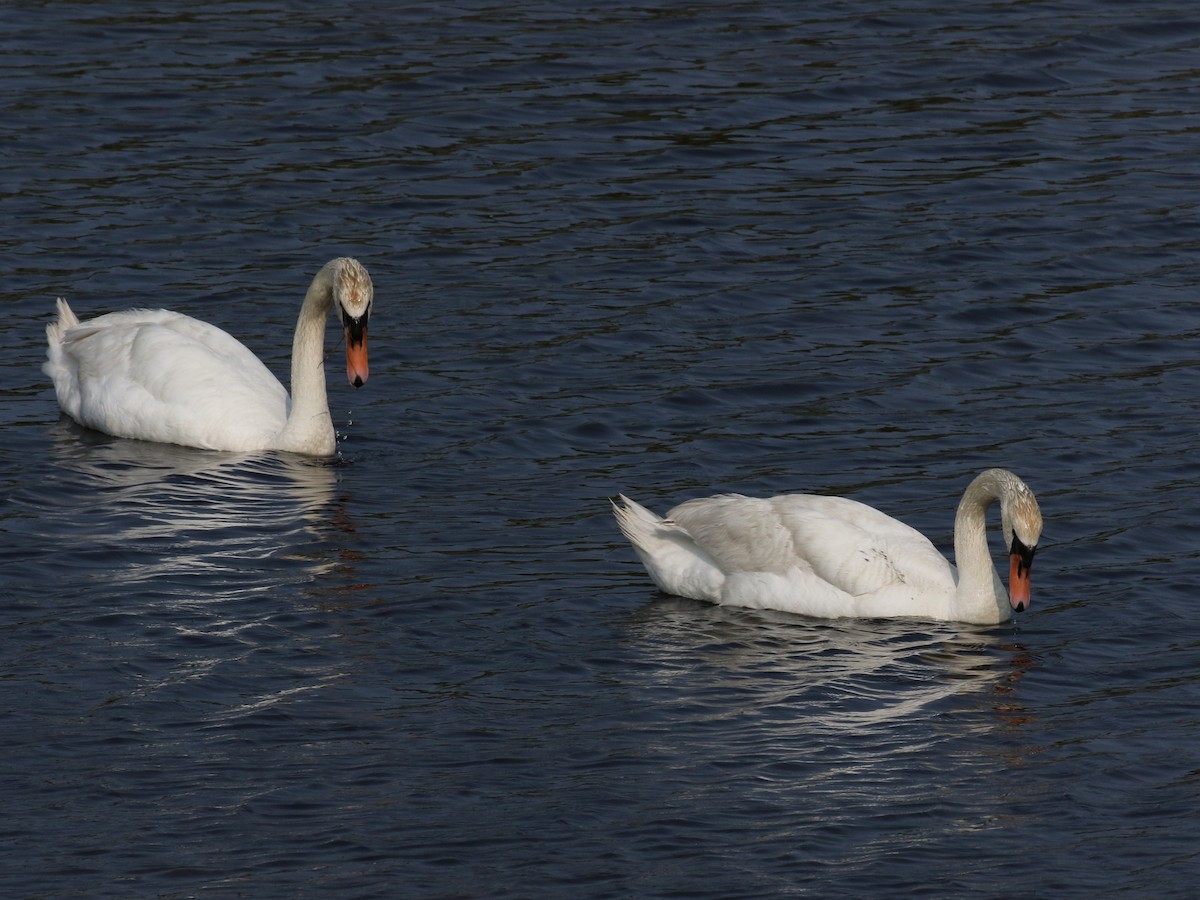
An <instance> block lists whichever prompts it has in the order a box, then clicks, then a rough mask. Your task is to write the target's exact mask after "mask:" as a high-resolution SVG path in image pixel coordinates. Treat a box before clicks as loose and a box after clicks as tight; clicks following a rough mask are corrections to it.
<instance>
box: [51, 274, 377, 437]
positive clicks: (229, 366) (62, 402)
mask: <svg viewBox="0 0 1200 900" xmlns="http://www.w3.org/2000/svg"><path fill="white" fill-rule="evenodd" d="M373 295H374V288H373V286H372V284H371V276H370V275H368V274H367V270H366V269H364V268H363V267H362V265H361V264H359V262H358V261H357V260H353V259H349V258H345V257H344V258H340V259H334V260H330V261H329V262H328V263H326V264H325V265H324V266H323V267H322V268H321V271H320V272H318V273H317V275H316V277H315V278H313V280H312V284H311V285H309V288H308V293H307V294H306V295H305V297H304V305H303V306H302V307H301V309H300V318H299V319H298V320H297V322H296V334H295V337H294V339H293V341H292V396H291V397H290V398H289V397H288V392H287V391H286V390H285V389H284V387H283V385H282V384H280V383H279V379H277V378H276V377H275V376H274V375H272V374H271V373H270V372H269V371H268V370H267V367H266V366H264V365H263V364H262V362H261V361H260V360H259V359H258V357H256V356H255V355H254V354H253V353H251V352H250V351H249V350H248V349H246V347H245V345H244V344H242V343H241V342H240V341H238V340H237V339H235V338H233V337H231V336H230V335H229V334H227V333H225V332H224V331H222V330H221V329H220V328H217V327H216V326H214V325H209V324H208V323H207V322H201V321H199V320H198V319H193V318H191V317H190V316H185V315H182V314H181V313H175V312H169V311H167V310H165V309H135V310H129V311H127V312H117V313H109V314H108V315H104V316H100V317H98V318H95V319H89V320H88V321H86V322H80V321H79V318H78V317H77V316H76V315H75V313H74V312H72V311H71V307H70V306H68V305H67V302H66V301H65V300H63V299H61V298H60V299H59V301H58V321H56V322H52V323H50V324H49V325H47V326H46V339H47V341H48V342H49V345H50V346H49V350H48V354H47V355H48V357H49V358H48V360H47V361H46V363H45V364H44V365H43V366H42V370H43V371H44V372H45V373H46V374H47V375H48V376H50V378H51V380H52V381H53V382H54V392H55V394H56V395H57V396H58V405H59V406H60V407H61V408H62V411H63V412H65V413H66V414H67V415H68V416H70V417H71V418H72V419H74V420H75V421H76V422H78V423H79V424H81V425H86V426H87V427H88V428H94V429H96V430H97V431H103V432H106V433H108V434H112V435H116V436H118V437H126V438H138V439H141V440H145V441H159V442H161V443H168V444H183V445H185V446H188V447H200V448H203V449H207V450H237V451H254V450H288V451H291V452H293V453H304V454H308V455H310V456H329V455H331V454H332V453H333V452H334V449H335V447H336V438H335V435H334V430H333V421H332V419H330V416H329V399H328V397H327V396H326V393H325V365H324V359H323V357H324V342H325V323H326V320H327V319H328V318H329V310H330V308H331V307H333V306H334V305H335V304H336V306H337V309H338V315H339V317H340V318H341V320H342V326H343V328H344V329H345V334H346V377H347V378H349V379H350V383H351V384H353V385H354V386H355V387H360V386H361V385H362V383H363V382H364V381H366V380H367V319H368V316H369V315H370V312H371V301H372V298H373Z"/></svg>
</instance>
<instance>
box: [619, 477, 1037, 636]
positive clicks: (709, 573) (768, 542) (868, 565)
mask: <svg viewBox="0 0 1200 900" xmlns="http://www.w3.org/2000/svg"><path fill="white" fill-rule="evenodd" d="M997 499H998V500H999V501H1000V518H1001V523H1002V528H1003V530H1004V546H1005V547H1006V548H1008V552H1009V557H1010V566H1009V584H1010V586H1011V591H1012V595H1011V598H1010V597H1009V594H1008V592H1007V591H1005V590H1004V584H1003V582H1001V580H1000V576H999V575H998V574H997V573H996V569H995V567H994V566H993V565H992V560H991V555H990V553H989V552H988V545H987V534H986V532H985V525H986V522H985V517H984V514H985V512H986V510H987V507H988V506H989V505H991V503H992V501H993V500H997ZM613 511H614V513H615V515H616V517H617V524H618V525H619V526H620V528H621V531H622V533H623V534H624V535H625V537H627V538H628V539H629V541H630V542H631V543H632V544H633V548H634V550H636V551H637V554H638V556H639V557H641V560H642V564H643V565H645V567H646V571H648V572H649V573H650V577H651V578H652V579H654V583H655V584H657V585H658V586H659V588H660V589H662V590H663V591H666V592H667V593H668V594H676V595H679V596H682V597H691V598H693V599H696V600H708V601H711V602H713V603H720V604H724V605H729V606H746V607H750V608H752V609H779V610H784V611H787V612H795V613H801V614H803V615H808V616H819V617H822V618H839V617H854V616H858V617H862V618H884V617H892V616H899V617H911V618H925V619H938V620H942V621H952V622H971V623H976V624H980V625H993V624H996V623H998V622H1004V621H1007V620H1008V618H1009V617H1010V616H1011V612H1010V606H1011V608H1012V609H1015V610H1016V611H1017V612H1021V611H1023V610H1024V609H1025V608H1026V607H1027V606H1028V605H1029V592H1030V574H1029V571H1030V566H1031V565H1032V563H1033V554H1034V551H1035V550H1036V549H1037V541H1038V538H1039V537H1040V536H1041V533H1042V513H1041V510H1040V509H1039V508H1038V504H1037V499H1036V498H1035V497H1034V496H1033V492H1032V491H1031V490H1029V488H1028V487H1027V486H1026V484H1025V482H1023V481H1022V480H1021V479H1020V478H1018V477H1017V476H1016V475H1014V474H1013V473H1012V472H1009V471H1007V470H1005V469H987V470H986V471H984V472H982V473H980V474H979V475H978V476H976V478H975V479H974V480H973V481H972V482H971V483H970V484H969V485H968V486H967V489H966V491H965V492H964V493H963V496H962V501H961V502H960V503H959V504H958V513H957V515H955V517H954V558H955V560H956V561H957V562H958V569H957V570H955V567H954V566H952V565H951V564H950V563H949V562H947V561H946V559H945V558H943V557H942V555H941V554H940V553H938V551H937V550H936V549H935V548H934V546H933V544H931V543H930V542H929V540H928V539H927V538H926V537H924V535H922V534H921V533H920V532H919V531H917V530H915V529H913V528H910V527H909V526H907V525H905V524H904V523H903V522H899V521H897V520H896V519H893V518H892V517H891V516H887V515H884V514H883V513H881V512H879V511H878V510H876V509H873V508H872V507H870V506H867V505H865V504H863V503H858V502H857V501H854V500H847V499H845V498H842V497H823V496H815V495H811V494H785V495H783V496H780V497H772V498H771V499H769V500H763V499H755V498H751V497H743V496H741V495H740V494H722V495H719V496H716V497H706V498H703V499H699V500H690V501H688V502H686V503H683V504H680V505H679V506H676V507H675V508H674V509H672V510H671V511H670V512H669V513H667V517H666V518H665V519H664V518H660V517H659V516H657V515H655V514H654V513H652V512H650V510H648V509H646V508H644V507H642V506H640V505H639V504H637V503H635V502H633V501H632V500H630V499H628V498H627V497H625V496H624V495H620V496H618V498H617V499H616V500H614V501H613Z"/></svg>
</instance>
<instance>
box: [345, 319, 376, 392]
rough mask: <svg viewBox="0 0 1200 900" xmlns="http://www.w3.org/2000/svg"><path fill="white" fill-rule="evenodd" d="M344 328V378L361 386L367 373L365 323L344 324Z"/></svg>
mask: <svg viewBox="0 0 1200 900" xmlns="http://www.w3.org/2000/svg"><path fill="white" fill-rule="evenodd" d="M345 329H346V378H348V379H349V380H350V383H351V384H352V385H354V386H355V387H362V386H363V383H364V382H365V381H366V380H367V376H368V374H370V373H369V371H368V368H367V323H366V319H363V320H362V321H361V322H356V323H351V322H347V323H346V324H345Z"/></svg>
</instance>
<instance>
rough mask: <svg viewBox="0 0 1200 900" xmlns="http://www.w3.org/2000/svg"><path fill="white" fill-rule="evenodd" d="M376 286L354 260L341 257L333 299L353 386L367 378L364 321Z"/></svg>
mask: <svg viewBox="0 0 1200 900" xmlns="http://www.w3.org/2000/svg"><path fill="white" fill-rule="evenodd" d="M374 296H375V288H374V286H373V285H372V284H371V276H370V275H368V274H367V270H366V269H364V268H363V266H362V264H361V263H360V262H359V261H358V260H356V259H350V258H349V257H343V258H342V259H339V260H338V266H337V269H336V271H335V272H334V276H333V299H334V303H335V307H334V308H335V309H337V311H338V316H339V318H341V320H342V328H343V329H344V330H345V332H346V377H347V378H348V379H349V380H350V383H351V384H352V385H354V386H355V387H362V386H363V382H365V381H366V380H367V375H368V370H367V320H368V319H369V318H370V317H371V301H372V300H373V299H374Z"/></svg>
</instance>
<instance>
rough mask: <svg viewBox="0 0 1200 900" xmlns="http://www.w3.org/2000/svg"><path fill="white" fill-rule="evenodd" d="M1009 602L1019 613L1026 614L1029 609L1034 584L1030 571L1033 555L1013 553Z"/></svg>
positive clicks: (1010, 566) (1009, 577)
mask: <svg viewBox="0 0 1200 900" xmlns="http://www.w3.org/2000/svg"><path fill="white" fill-rule="evenodd" d="M1008 560H1009V567H1008V602H1009V603H1011V604H1012V608H1013V609H1015V610H1016V611H1017V612H1025V610H1027V609H1028V608H1029V593H1030V587H1031V584H1032V579H1031V578H1030V570H1031V567H1032V565H1033V559H1032V554H1030V555H1029V556H1026V555H1025V554H1022V553H1012V554H1010V555H1009V557H1008Z"/></svg>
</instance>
